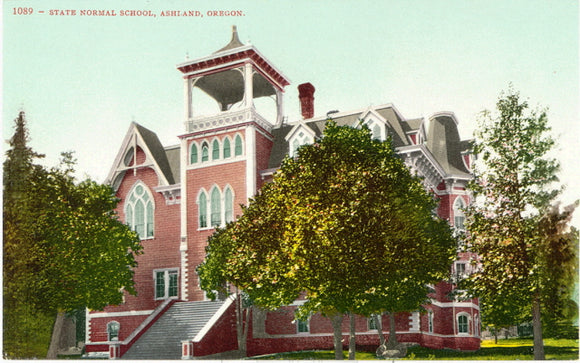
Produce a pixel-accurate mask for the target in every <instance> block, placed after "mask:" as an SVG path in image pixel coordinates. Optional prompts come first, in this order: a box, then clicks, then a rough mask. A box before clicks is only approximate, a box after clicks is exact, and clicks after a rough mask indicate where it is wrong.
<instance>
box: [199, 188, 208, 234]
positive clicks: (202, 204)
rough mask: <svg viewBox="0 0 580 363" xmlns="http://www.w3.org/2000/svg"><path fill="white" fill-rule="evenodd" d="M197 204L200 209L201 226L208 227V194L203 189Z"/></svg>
mask: <svg viewBox="0 0 580 363" xmlns="http://www.w3.org/2000/svg"><path fill="white" fill-rule="evenodd" d="M197 205H198V211H199V228H207V194H206V193H205V191H203V190H202V191H201V192H200V193H199V197H198V198H197Z"/></svg>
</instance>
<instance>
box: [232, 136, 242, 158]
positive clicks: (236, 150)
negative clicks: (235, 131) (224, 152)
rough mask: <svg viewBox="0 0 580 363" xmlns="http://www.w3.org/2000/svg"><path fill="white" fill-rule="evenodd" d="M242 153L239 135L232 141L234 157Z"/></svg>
mask: <svg viewBox="0 0 580 363" xmlns="http://www.w3.org/2000/svg"><path fill="white" fill-rule="evenodd" d="M243 153H244V150H243V145H242V137H241V136H240V135H236V138H235V139H234V155H235V156H240V155H242V154H243Z"/></svg>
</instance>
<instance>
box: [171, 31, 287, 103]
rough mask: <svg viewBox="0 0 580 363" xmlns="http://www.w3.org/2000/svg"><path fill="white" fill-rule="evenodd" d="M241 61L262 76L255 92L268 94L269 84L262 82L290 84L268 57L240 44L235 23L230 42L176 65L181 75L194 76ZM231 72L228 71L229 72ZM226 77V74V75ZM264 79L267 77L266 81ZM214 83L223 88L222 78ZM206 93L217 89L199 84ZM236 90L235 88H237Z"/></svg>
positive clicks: (276, 85)
mask: <svg viewBox="0 0 580 363" xmlns="http://www.w3.org/2000/svg"><path fill="white" fill-rule="evenodd" d="M245 63H250V64H252V65H253V66H254V69H255V70H256V71H257V72H258V73H259V74H260V75H261V76H262V78H263V79H264V82H263V83H264V84H263V85H261V84H259V82H260V81H258V83H256V84H254V93H255V95H270V94H272V91H271V90H270V89H269V88H271V86H270V87H268V86H267V85H266V83H269V84H271V85H272V86H274V87H276V88H277V89H279V90H280V91H282V90H283V89H284V87H286V86H287V85H289V84H290V81H289V80H288V78H287V77H286V76H285V75H284V74H282V72H280V71H279V70H278V69H277V68H276V67H275V66H274V65H273V64H272V63H271V62H270V61H269V60H267V59H266V57H264V56H263V55H262V54H261V53H260V52H259V51H258V50H257V49H256V48H255V47H254V46H253V45H251V44H243V43H242V42H241V41H240V38H239V37H238V30H237V27H236V26H233V27H232V38H231V40H230V42H229V43H228V44H227V45H226V46H225V47H223V48H221V49H220V50H218V51H217V52H214V53H212V54H210V55H209V56H206V57H203V58H198V59H194V60H188V61H186V62H183V63H180V64H178V65H177V69H178V70H179V71H180V72H181V73H183V74H184V76H185V77H198V76H202V75H208V74H216V73H220V72H221V73H224V71H227V70H231V69H233V68H236V67H240V66H241V65H243V64H245ZM233 73H235V72H231V74H233ZM226 78H227V75H226ZM266 80H267V81H266ZM215 83H216V85H220V88H223V80H215ZM199 86H200V88H202V89H203V90H204V91H205V92H207V93H208V94H215V93H216V92H218V91H217V90H214V89H213V88H212V86H208V85H206V86H201V85H199ZM238 93H239V92H238Z"/></svg>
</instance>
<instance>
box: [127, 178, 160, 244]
mask: <svg viewBox="0 0 580 363" xmlns="http://www.w3.org/2000/svg"><path fill="white" fill-rule="evenodd" d="M153 211H154V205H153V198H152V196H151V194H150V193H149V190H148V189H147V187H146V186H145V185H144V184H143V183H141V182H139V183H138V184H136V185H135V186H134V187H133V190H132V191H131V193H129V197H128V198H127V201H126V202H125V219H126V223H127V224H128V225H129V227H131V229H132V230H134V231H135V232H137V234H138V235H139V236H140V237H141V238H142V239H143V238H151V237H153V232H154V231H153V229H154V228H153V226H154V222H153Z"/></svg>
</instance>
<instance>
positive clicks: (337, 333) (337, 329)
mask: <svg viewBox="0 0 580 363" xmlns="http://www.w3.org/2000/svg"><path fill="white" fill-rule="evenodd" d="M342 318H343V316H342V314H340V313H336V315H333V316H331V317H330V320H331V321H332V329H333V330H334V359H336V360H343V359H344V356H343V354H342Z"/></svg>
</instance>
